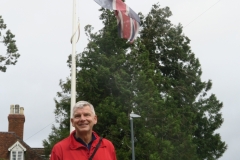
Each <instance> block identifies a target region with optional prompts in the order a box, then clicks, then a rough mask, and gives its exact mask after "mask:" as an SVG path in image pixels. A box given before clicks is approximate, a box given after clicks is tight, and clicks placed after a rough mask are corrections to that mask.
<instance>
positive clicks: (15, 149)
mask: <svg viewBox="0 0 240 160" xmlns="http://www.w3.org/2000/svg"><path fill="white" fill-rule="evenodd" d="M8 150H9V151H10V153H11V155H10V160H24V151H26V148H25V147H23V146H22V145H21V143H19V142H18V141H17V142H16V143H15V144H13V145H12V146H11V147H10V148H8Z"/></svg>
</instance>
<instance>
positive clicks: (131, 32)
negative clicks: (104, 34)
mask: <svg viewBox="0 0 240 160" xmlns="http://www.w3.org/2000/svg"><path fill="white" fill-rule="evenodd" d="M94 1H95V2H96V3H98V4H99V5H100V6H101V7H103V8H107V9H111V10H115V16H116V18H117V21H118V33H119V36H120V37H121V38H124V39H127V40H129V41H130V42H133V41H134V39H135V38H136V36H137V34H138V31H139V24H140V18H139V16H138V15H137V14H136V13H135V12H134V11H133V10H132V9H131V8H130V7H128V6H127V5H126V4H125V3H124V2H123V1H122V0H94Z"/></svg>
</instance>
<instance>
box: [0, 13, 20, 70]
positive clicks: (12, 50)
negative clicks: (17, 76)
mask: <svg viewBox="0 0 240 160" xmlns="http://www.w3.org/2000/svg"><path fill="white" fill-rule="evenodd" d="M6 28H7V25H6V24H5V23H4V21H3V18H2V16H0V39H1V41H0V42H1V43H3V45H4V46H6V49H7V50H6V53H5V54H1V55H0V71H1V72H6V70H7V66H8V65H15V64H16V63H17V59H18V58H19V57H20V54H19V53H17V51H18V49H17V46H16V44H15V42H16V41H15V40H14V37H15V35H13V34H12V32H11V31H10V30H7V31H6V33H5V34H2V32H1V30H5V29H6Z"/></svg>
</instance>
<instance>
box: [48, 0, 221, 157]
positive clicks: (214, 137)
mask: <svg viewBox="0 0 240 160" xmlns="http://www.w3.org/2000/svg"><path fill="white" fill-rule="evenodd" d="M101 11H102V14H101V16H100V19H101V20H102V21H103V24H104V27H103V28H102V29H101V30H100V31H99V32H98V33H92V30H93V27H92V26H90V25H88V26H86V27H85V31H86V34H87V35H88V38H89V43H88V46H87V47H86V49H85V50H84V51H83V52H82V53H81V54H79V55H78V57H77V78H76V80H77V101H78V100H87V101H90V102H91V103H92V104H93V105H94V106H95V109H96V113H97V115H98V124H97V125H96V126H95V128H94V130H95V131H96V132H97V133H99V134H101V136H103V137H106V138H108V139H110V140H111V141H112V142H113V143H114V145H115V148H116V151H117V157H118V159H121V160H128V159H131V142H130V124H129V114H130V112H131V111H134V112H135V113H137V114H139V115H141V118H138V119H134V135H135V153H136V159H146V160H161V159H162V160H176V159H178V160H186V159H189V160H193V159H194V160H198V159H199V160H201V159H202V160H203V159H218V158H219V157H221V156H222V154H223V153H224V151H225V150H226V144H225V143H224V142H222V141H221V137H220V135H219V134H216V133H215V132H214V131H216V129H218V128H219V127H220V126H221V124H222V123H223V119H222V117H221V113H219V111H220V109H221V108H222V103H221V102H219V101H218V100H217V98H216V97H215V95H210V96H207V92H208V91H209V90H210V89H211V86H212V83H211V81H208V82H202V81H201V74H202V71H201V68H200V63H199V60H198V59H197V58H195V56H194V53H192V51H191V49H190V45H189V44H190V40H189V39H188V37H186V36H185V35H183V33H182V26H181V25H180V24H179V25H177V26H174V25H172V24H171V22H170V21H169V19H168V18H169V17H170V16H171V14H172V13H171V11H170V10H169V8H168V7H166V8H160V6H159V5H158V4H156V5H153V8H152V10H151V11H150V13H149V14H148V15H147V16H146V17H145V16H143V15H141V23H142V24H141V26H142V30H141V33H140V37H139V38H138V39H137V40H136V42H135V43H134V44H132V45H130V44H128V43H126V42H125V40H123V39H119V38H118V37H117V29H116V20H115V17H114V15H113V13H112V12H110V11H108V10H105V9H102V10H101ZM68 64H69V67H71V59H70V58H69V60H68ZM70 83H71V82H70V80H69V79H67V80H66V82H62V81H61V83H60V86H61V87H62V92H59V93H58V98H59V100H56V110H55V114H56V119H57V120H58V121H59V124H60V127H59V129H57V128H55V127H53V131H52V133H51V134H50V135H49V138H48V141H47V140H44V146H45V148H46V151H47V153H48V154H49V153H50V150H51V147H52V146H53V145H54V144H55V143H56V142H57V141H59V140H60V139H62V138H64V137H66V136H67V135H68V134H69V114H70V113H69V112H70V111H69V109H70Z"/></svg>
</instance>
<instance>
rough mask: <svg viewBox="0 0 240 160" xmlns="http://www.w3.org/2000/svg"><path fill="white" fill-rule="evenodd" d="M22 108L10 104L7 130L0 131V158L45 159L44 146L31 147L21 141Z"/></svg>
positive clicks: (10, 159)
mask: <svg viewBox="0 0 240 160" xmlns="http://www.w3.org/2000/svg"><path fill="white" fill-rule="evenodd" d="M24 122H25V116H24V108H23V107H20V106H19V105H11V106H10V114H9V115H8V132H0V160H45V159H46V158H45V156H44V148H31V147H30V146H28V145H27V143H25V142H24V141H23V133H24Z"/></svg>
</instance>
